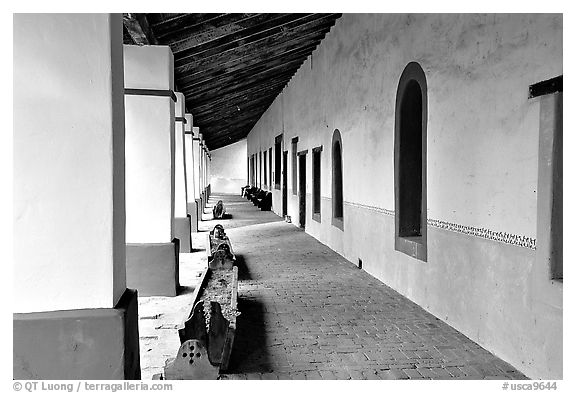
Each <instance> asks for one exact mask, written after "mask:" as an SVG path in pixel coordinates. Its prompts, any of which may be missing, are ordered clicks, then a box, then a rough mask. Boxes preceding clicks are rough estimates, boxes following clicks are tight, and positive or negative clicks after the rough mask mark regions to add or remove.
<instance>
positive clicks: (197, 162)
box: [192, 127, 204, 221]
mask: <svg viewBox="0 0 576 393" xmlns="http://www.w3.org/2000/svg"><path fill="white" fill-rule="evenodd" d="M192 131H193V132H194V137H193V139H192V140H193V145H194V148H193V150H194V180H195V187H194V198H195V199H196V207H197V209H198V210H197V213H196V214H197V216H198V221H202V212H203V211H204V207H203V200H202V178H201V173H202V147H201V140H202V139H201V138H202V135H201V134H200V128H198V127H192Z"/></svg>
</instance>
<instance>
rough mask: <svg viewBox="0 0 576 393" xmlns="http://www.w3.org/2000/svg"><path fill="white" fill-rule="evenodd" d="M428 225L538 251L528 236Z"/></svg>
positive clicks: (439, 223) (433, 222)
mask: <svg viewBox="0 0 576 393" xmlns="http://www.w3.org/2000/svg"><path fill="white" fill-rule="evenodd" d="M344 204H345V205H348V206H352V207H359V208H363V209H367V210H372V211H376V212H379V213H382V214H386V215H388V216H392V217H393V216H394V215H395V212H394V210H388V209H383V208H380V207H375V206H369V205H363V204H361V203H354V202H348V201H345V202H344ZM428 225H430V226H432V227H435V228H440V229H445V230H447V231H452V232H456V233H462V234H464V235H470V236H476V237H481V238H484V239H488V240H494V241H498V242H501V243H506V244H511V245H514V246H519V247H525V248H529V249H531V250H536V239H534V238H532V237H528V236H522V235H516V234H513V233H506V232H497V231H493V230H491V229H487V228H476V227H473V226H469V225H461V224H456V223H452V222H447V221H442V220H435V219H432V218H429V219H428Z"/></svg>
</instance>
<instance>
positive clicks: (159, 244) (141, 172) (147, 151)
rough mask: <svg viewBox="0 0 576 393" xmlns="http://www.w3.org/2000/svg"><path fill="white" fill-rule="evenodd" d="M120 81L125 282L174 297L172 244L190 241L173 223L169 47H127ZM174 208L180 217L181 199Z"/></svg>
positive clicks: (172, 102)
mask: <svg viewBox="0 0 576 393" xmlns="http://www.w3.org/2000/svg"><path fill="white" fill-rule="evenodd" d="M124 78H125V87H126V90H125V102H126V280H127V283H128V285H129V286H130V287H134V288H136V289H138V292H139V294H140V295H141V296H176V294H177V293H178V288H179V286H180V285H179V273H178V272H179V268H178V266H179V262H178V256H179V253H178V252H177V246H176V242H175V241H174V239H179V240H180V247H181V248H182V247H183V245H185V244H189V243H190V241H189V239H187V238H186V234H185V231H184V230H181V228H185V226H183V225H180V224H181V222H180V221H177V220H176V219H175V218H174V217H175V214H174V213H175V211H176V193H175V191H176V165H177V164H178V166H179V167H180V169H183V165H184V163H183V159H184V157H183V155H179V156H178V160H176V136H175V124H174V122H175V116H174V115H175V101H176V96H175V94H174V91H173V88H174V57H173V55H172V51H171V50H170V48H169V47H168V46H135V45H125V46H124ZM179 137H180V138H182V137H183V136H182V133H180V134H179ZM179 140H180V142H181V143H183V142H182V139H179ZM179 173H180V174H181V177H179V178H178V180H179V181H180V182H183V181H184V179H183V176H184V175H183V172H179ZM179 191H181V192H183V187H179ZM180 195H181V194H180ZM182 199H184V201H183V200H182ZM178 202H179V203H178V209H179V210H178V211H180V209H185V208H186V205H185V197H184V198H182V197H180V199H179V200H178ZM188 232H189V231H188ZM188 238H189V236H188Z"/></svg>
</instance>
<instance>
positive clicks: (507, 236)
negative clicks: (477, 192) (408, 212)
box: [428, 219, 536, 250]
mask: <svg viewBox="0 0 576 393" xmlns="http://www.w3.org/2000/svg"><path fill="white" fill-rule="evenodd" d="M428 225H430V226H433V227H436V228H440V229H446V230H448V231H452V232H458V233H463V234H465V235H472V236H476V237H482V238H484V239H489V240H494V241H498V242H501V243H507V244H512V245H514V246H520V247H526V248H529V249H531V250H536V239H534V238H531V237H528V236H522V235H516V234H513V233H506V232H496V231H493V230H491V229H487V228H476V227H473V226H469V225H461V224H455V223H452V222H447V221H442V220H434V219H428Z"/></svg>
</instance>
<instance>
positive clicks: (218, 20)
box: [124, 14, 341, 149]
mask: <svg viewBox="0 0 576 393" xmlns="http://www.w3.org/2000/svg"><path fill="white" fill-rule="evenodd" d="M340 16H341V14H124V43H126V44H137V45H169V46H170V48H171V49H172V52H173V53H174V66H175V70H174V78H175V84H176V86H177V89H178V91H180V92H182V93H183V94H184V95H185V97H186V107H187V110H188V112H191V113H192V114H193V116H194V126H198V127H200V132H201V133H202V135H203V137H204V140H205V141H206V145H207V146H208V148H209V149H217V148H219V147H223V146H226V145H228V144H231V143H234V142H237V141H238V140H240V139H242V138H244V137H246V135H247V134H248V133H249V132H250V130H251V129H252V127H254V125H255V124H256V122H257V121H258V119H259V118H260V117H261V116H262V114H263V113H264V112H265V111H266V109H267V108H268V107H269V106H270V104H271V103H272V102H273V101H274V99H275V98H276V97H277V95H278V94H279V93H280V92H281V91H282V89H283V88H284V87H285V86H286V84H287V83H288V82H289V81H290V79H291V78H292V77H293V76H294V74H295V73H296V71H297V70H298V68H299V67H300V66H301V65H302V63H303V62H304V61H305V60H306V59H307V58H308V56H310V54H311V53H312V52H313V51H314V50H315V49H316V47H317V46H318V45H319V44H320V42H321V41H322V39H323V38H324V37H325V36H326V34H327V33H328V32H329V31H330V28H331V27H332V26H333V25H334V24H335V23H336V20H337V19H338V18H339V17H340Z"/></svg>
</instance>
